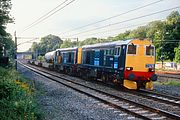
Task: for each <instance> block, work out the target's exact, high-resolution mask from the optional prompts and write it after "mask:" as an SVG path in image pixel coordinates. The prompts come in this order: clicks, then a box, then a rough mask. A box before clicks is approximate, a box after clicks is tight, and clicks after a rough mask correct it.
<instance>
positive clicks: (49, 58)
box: [44, 51, 56, 62]
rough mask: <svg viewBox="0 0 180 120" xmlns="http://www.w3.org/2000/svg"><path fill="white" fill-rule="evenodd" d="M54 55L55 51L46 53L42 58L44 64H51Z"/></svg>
mask: <svg viewBox="0 0 180 120" xmlns="http://www.w3.org/2000/svg"><path fill="white" fill-rule="evenodd" d="M55 53H56V51H52V52H48V53H46V54H45V56H44V58H45V60H46V62H53V60H54V58H55Z"/></svg>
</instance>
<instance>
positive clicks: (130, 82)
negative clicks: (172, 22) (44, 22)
mask: <svg viewBox="0 0 180 120" xmlns="http://www.w3.org/2000/svg"><path fill="white" fill-rule="evenodd" d="M45 60H46V62H45V63H42V66H43V67H46V68H51V69H54V70H57V71H59V72H63V73H66V74H69V75H74V76H79V77H82V78H83V79H90V80H100V81H102V82H105V83H113V84H117V85H121V86H124V87H126V88H128V89H140V88H143V89H150V90H152V89H153V81H156V80H157V75H156V74H155V47H154V46H153V44H152V43H151V42H150V40H148V39H129V40H121V41H114V42H107V43H98V44H93V45H84V46H82V47H74V48H62V49H57V50H55V51H52V52H49V53H46V54H45ZM37 64H39V63H37Z"/></svg>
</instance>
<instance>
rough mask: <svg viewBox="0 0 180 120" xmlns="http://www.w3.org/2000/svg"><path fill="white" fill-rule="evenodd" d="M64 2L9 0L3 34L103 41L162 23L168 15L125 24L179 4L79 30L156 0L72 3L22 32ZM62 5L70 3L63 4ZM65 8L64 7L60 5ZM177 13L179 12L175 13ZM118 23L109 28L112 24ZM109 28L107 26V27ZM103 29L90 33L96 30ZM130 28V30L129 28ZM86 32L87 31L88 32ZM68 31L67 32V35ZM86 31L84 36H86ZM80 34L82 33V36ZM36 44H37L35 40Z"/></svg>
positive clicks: (166, 0)
mask: <svg viewBox="0 0 180 120" xmlns="http://www.w3.org/2000/svg"><path fill="white" fill-rule="evenodd" d="M64 1H65V0H12V10H11V15H12V16H13V17H14V18H15V23H14V24H9V25H8V28H7V31H8V32H10V33H11V34H12V35H13V34H14V31H16V32H17V36H19V37H44V36H46V35H48V34H53V35H57V36H59V37H60V38H76V37H78V38H79V39H80V40H83V39H86V38H90V37H98V38H106V37H108V36H115V35H116V34H118V33H122V32H124V31H126V30H129V29H134V28H136V27H137V26H138V25H140V24H142V25H143V24H146V23H148V22H150V21H153V20H161V19H165V18H166V16H167V15H169V14H170V12H172V11H167V12H163V13H160V14H156V15H152V16H149V17H144V18H141V19H136V20H132V21H129V22H122V21H127V20H129V19H132V18H136V17H139V16H143V15H146V14H151V13H154V12H158V11H161V10H165V9H168V8H173V7H176V6H180V0H163V1H161V2H159V3H157V4H154V5H151V6H148V7H145V8H143V9H139V10H136V11H133V12H129V13H128V14H124V15H121V16H119V17H115V18H112V19H109V20H107V21H104V22H100V23H97V24H93V25H90V26H88V27H84V28H81V29H76V30H74V31H71V30H72V29H74V28H78V27H81V26H84V25H87V24H90V23H93V22H97V21H99V20H103V19H106V18H108V17H111V16H114V15H118V14H121V13H123V12H126V11H129V10H132V9H135V8H138V7H140V6H143V5H146V4H149V3H152V2H155V1H158V0H75V1H74V2H72V3H71V4H69V5H67V6H66V7H64V8H63V9H62V10H60V11H59V12H57V13H56V14H54V15H52V16H51V17H49V18H48V19H46V20H44V21H42V22H40V23H39V24H37V25H35V26H33V27H32V28H30V29H27V30H26V31H24V30H25V28H26V27H27V26H28V25H30V24H32V23H33V22H34V21H36V20H37V19H38V18H40V17H41V16H43V15H44V14H46V13H48V12H49V11H50V10H52V9H53V8H55V7H56V6H58V5H59V4H61V3H62V2H64ZM66 1H67V2H66V4H67V3H68V2H70V1H72V0H66ZM64 5H65V4H64ZM175 10H177V11H179V12H180V9H175ZM117 22H122V23H120V24H116V25H112V24H113V23H117ZM108 25H109V26H108ZM101 26H108V27H104V28H103V29H98V30H93V31H90V30H92V29H96V28H97V27H101ZM133 26H134V27H133ZM88 30H89V31H88ZM67 31H68V32H67ZM86 31H88V32H86ZM83 32H84V33H83ZM25 41H28V40H27V39H18V43H22V42H25ZM37 41H38V40H37ZM30 46H31V44H30V43H27V44H22V45H20V46H18V51H25V50H27V49H28V48H30Z"/></svg>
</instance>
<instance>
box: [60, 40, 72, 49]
mask: <svg viewBox="0 0 180 120" xmlns="http://www.w3.org/2000/svg"><path fill="white" fill-rule="evenodd" d="M68 47H73V43H72V42H71V40H70V39H68V40H65V41H63V44H61V48H68Z"/></svg>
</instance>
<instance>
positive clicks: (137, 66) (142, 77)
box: [123, 39, 157, 90]
mask: <svg viewBox="0 0 180 120" xmlns="http://www.w3.org/2000/svg"><path fill="white" fill-rule="evenodd" d="M156 80H157V75H156V74H155V47H154V46H153V45H152V43H151V42H150V41H149V40H146V39H145V40H140V39H135V40H132V41H131V42H130V43H129V44H128V45H127V50H126V61H125V70H124V83H123V85H124V87H126V88H128V89H139V88H145V89H150V90H152V89H153V83H152V81H156Z"/></svg>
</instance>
